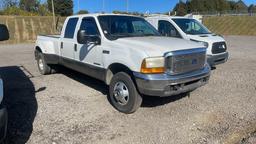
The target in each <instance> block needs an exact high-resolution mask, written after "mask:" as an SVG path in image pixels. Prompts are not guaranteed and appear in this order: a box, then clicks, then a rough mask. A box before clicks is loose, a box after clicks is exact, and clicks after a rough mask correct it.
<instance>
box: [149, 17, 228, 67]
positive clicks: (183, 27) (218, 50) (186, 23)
mask: <svg viewBox="0 0 256 144" xmlns="http://www.w3.org/2000/svg"><path fill="white" fill-rule="evenodd" d="M146 20H147V21H148V22H149V23H151V24H152V25H153V26H154V27H155V28H157V29H158V31H159V32H160V33H161V34H162V35H163V36H167V37H175V38H181V39H186V40H190V41H195V42H199V43H202V44H203V45H204V46H205V47H207V60H208V63H209V65H210V66H211V67H215V66H216V65H218V64H222V63H225V62H226V61H227V60H228V57H229V54H228V52H227V45H226V42H225V40H224V38H223V37H222V36H220V35H216V34H213V33H211V32H210V31H209V30H208V29H207V28H206V27H205V26H204V25H202V24H201V23H200V22H198V21H197V20H196V19H193V18H186V17H177V16H174V17H170V16H164V15H158V16H157V15H156V16H151V17H148V18H146Z"/></svg>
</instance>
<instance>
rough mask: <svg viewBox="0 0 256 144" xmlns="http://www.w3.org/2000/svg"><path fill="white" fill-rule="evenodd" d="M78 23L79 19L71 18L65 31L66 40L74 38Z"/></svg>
mask: <svg viewBox="0 0 256 144" xmlns="http://www.w3.org/2000/svg"><path fill="white" fill-rule="evenodd" d="M77 22H78V18H70V19H69V20H68V23H67V26H66V29H65V34H64V38H69V39H73V38H74V34H75V30H76V25H77Z"/></svg>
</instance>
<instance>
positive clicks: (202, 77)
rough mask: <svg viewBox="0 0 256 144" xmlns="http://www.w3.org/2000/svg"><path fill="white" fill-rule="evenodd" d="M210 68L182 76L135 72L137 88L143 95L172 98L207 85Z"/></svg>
mask: <svg viewBox="0 0 256 144" xmlns="http://www.w3.org/2000/svg"><path fill="white" fill-rule="evenodd" d="M210 73H211V70H210V67H209V66H206V67H204V68H203V69H202V70H198V71H194V72H190V73H186V74H181V75H168V74H141V73H138V72H134V73H133V74H134V77H135V81H136V84H137V88H138V90H139V92H140V93H141V94H144V95H148V96H160V97H166V96H172V95H178V94H181V93H185V92H189V91H192V90H194V89H196V88H198V87H201V86H203V85H205V84H207V82H208V80H209V77H210Z"/></svg>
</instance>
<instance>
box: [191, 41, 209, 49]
mask: <svg viewBox="0 0 256 144" xmlns="http://www.w3.org/2000/svg"><path fill="white" fill-rule="evenodd" d="M190 40H191V41H194V42H198V43H201V44H203V45H204V46H205V47H206V48H208V47H209V43H208V42H203V41H198V40H194V39H190Z"/></svg>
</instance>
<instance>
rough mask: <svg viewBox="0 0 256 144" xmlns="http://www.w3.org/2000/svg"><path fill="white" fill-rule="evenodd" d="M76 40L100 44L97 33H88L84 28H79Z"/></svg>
mask: <svg viewBox="0 0 256 144" xmlns="http://www.w3.org/2000/svg"><path fill="white" fill-rule="evenodd" d="M77 42H78V43H79V44H90V43H92V44H95V45H100V44H101V39H100V37H99V36H98V35H88V34H87V33H86V30H79V31H78V33H77Z"/></svg>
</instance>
